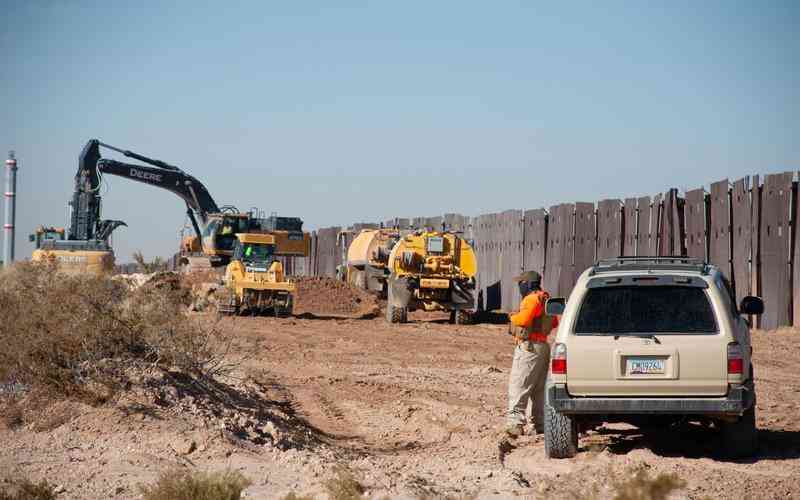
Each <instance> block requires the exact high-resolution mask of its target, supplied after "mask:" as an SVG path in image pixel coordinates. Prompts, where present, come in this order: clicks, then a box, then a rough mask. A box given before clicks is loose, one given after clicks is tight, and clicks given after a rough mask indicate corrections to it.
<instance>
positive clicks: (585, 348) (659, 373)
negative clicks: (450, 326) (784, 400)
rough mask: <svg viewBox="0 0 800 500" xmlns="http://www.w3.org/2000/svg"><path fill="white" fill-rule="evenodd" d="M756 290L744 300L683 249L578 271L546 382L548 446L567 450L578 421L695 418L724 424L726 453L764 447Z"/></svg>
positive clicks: (562, 309) (562, 305)
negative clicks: (753, 339) (754, 325)
mask: <svg viewBox="0 0 800 500" xmlns="http://www.w3.org/2000/svg"><path fill="white" fill-rule="evenodd" d="M763 310H764V304H763V302H762V301H761V299H760V298H758V297H745V298H744V299H742V302H741V304H740V306H739V307H738V308H737V307H736V305H735V297H734V295H733V293H732V290H731V287H730V285H729V283H728V281H727V280H726V278H725V277H724V276H723V274H722V273H721V272H720V271H719V269H717V268H716V267H714V266H711V265H708V264H706V263H705V262H703V261H700V260H696V259H687V258H682V257H634V258H619V259H611V260H604V261H600V262H598V263H597V264H595V265H594V266H593V267H591V268H589V269H587V270H586V271H585V272H584V273H583V274H582V275H581V276H580V278H579V279H578V282H577V284H576V285H575V288H574V289H573V291H572V293H571V294H570V296H569V300H567V301H565V300H564V299H563V298H554V299H550V300H549V301H548V303H547V313H548V314H551V315H562V318H561V322H560V324H559V327H558V333H557V335H556V340H555V345H554V346H553V350H552V356H551V366H550V373H549V376H548V380H547V384H546V387H545V391H546V394H545V422H544V434H545V450H546V453H547V456H548V457H551V458H566V457H571V456H573V455H575V453H576V452H577V449H578V432H579V429H581V427H583V426H584V425H588V424H589V423H597V422H628V423H632V424H634V425H637V426H641V427H646V424H648V423H653V424H662V423H663V421H664V420H669V419H672V418H676V419H678V418H688V419H689V420H696V421H700V422H703V423H707V424H709V425H712V426H714V427H718V428H720V429H721V435H722V438H723V442H724V446H725V449H726V452H727V454H728V455H731V456H737V457H740V456H749V455H752V454H754V453H755V451H756V447H757V440H756V438H757V432H756V425H755V402H756V395H755V387H754V385H753V368H752V365H751V353H752V348H751V346H750V325H749V323H748V321H747V319H746V316H745V315H754V314H761V313H762V312H763Z"/></svg>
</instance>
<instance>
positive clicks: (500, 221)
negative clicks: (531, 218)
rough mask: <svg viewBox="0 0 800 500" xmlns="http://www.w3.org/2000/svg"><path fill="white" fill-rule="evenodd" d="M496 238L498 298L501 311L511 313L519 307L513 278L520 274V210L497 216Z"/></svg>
mask: <svg viewBox="0 0 800 500" xmlns="http://www.w3.org/2000/svg"><path fill="white" fill-rule="evenodd" d="M496 235H497V238H498V243H499V245H500V248H499V260H498V263H499V268H500V283H501V286H500V298H501V308H502V310H503V311H513V310H516V309H517V308H518V306H519V302H520V295H519V287H518V286H517V285H516V283H514V277H515V276H518V275H519V274H520V273H521V272H522V261H523V239H524V227H523V214H522V210H506V211H505V212H502V213H500V214H498V216H497V233H496Z"/></svg>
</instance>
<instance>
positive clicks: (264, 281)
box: [218, 232, 309, 317]
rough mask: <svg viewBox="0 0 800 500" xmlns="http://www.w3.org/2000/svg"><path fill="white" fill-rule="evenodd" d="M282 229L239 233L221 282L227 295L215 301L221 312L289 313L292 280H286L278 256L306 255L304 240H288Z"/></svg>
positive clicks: (278, 315)
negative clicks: (273, 232) (274, 232)
mask: <svg viewBox="0 0 800 500" xmlns="http://www.w3.org/2000/svg"><path fill="white" fill-rule="evenodd" d="M288 236H289V235H288V233H286V232H277V233H276V234H267V233H240V234H237V235H236V241H235V243H234V246H233V255H232V257H231V260H230V262H229V263H228V266H227V267H226V269H225V276H224V278H223V281H224V283H225V287H226V288H227V292H228V297H226V298H223V300H222V301H221V302H220V304H219V308H218V309H219V312H220V313H221V314H253V315H257V314H263V313H267V312H272V313H273V314H275V316H277V317H285V316H289V315H291V314H292V307H293V304H294V292H295V285H294V283H291V282H289V281H288V280H287V279H286V276H285V275H284V271H283V264H281V263H280V262H279V261H278V260H275V257H276V256H279V255H298V254H302V255H308V250H309V248H308V244H307V243H308V241H307V240H305V239H300V240H291V239H289V237H288Z"/></svg>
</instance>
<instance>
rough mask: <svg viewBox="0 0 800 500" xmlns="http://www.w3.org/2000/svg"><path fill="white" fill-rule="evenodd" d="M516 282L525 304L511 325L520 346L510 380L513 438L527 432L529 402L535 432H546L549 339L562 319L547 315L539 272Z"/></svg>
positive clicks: (509, 423)
mask: <svg viewBox="0 0 800 500" xmlns="http://www.w3.org/2000/svg"><path fill="white" fill-rule="evenodd" d="M514 281H516V282H517V283H518V284H519V292H520V295H521V296H522V302H521V303H520V305H519V312H518V313H516V314H512V315H511V318H510V319H511V324H509V334H511V335H513V336H514V339H515V341H516V344H517V345H516V348H515V349H514V362H513V364H512V365H511V375H510V377H509V380H508V416H507V419H506V433H507V434H508V435H509V436H510V437H518V436H520V435H522V434H523V433H524V431H525V427H524V426H525V422H526V418H525V410H526V409H527V407H528V401H529V400H530V401H531V403H532V410H531V419H532V420H533V426H534V429H535V430H536V433H537V434H541V433H543V432H544V383H545V379H546V378H547V369H548V365H549V363H550V345H549V344H548V343H547V336H548V335H549V334H550V331H551V330H552V329H553V328H555V327H557V326H558V317H557V316H548V315H547V314H546V313H545V304H546V303H547V299H549V298H550V295H549V294H548V293H547V292H546V291H544V290H542V276H541V275H540V274H539V273H537V272H536V271H528V272H525V273H523V274H521V275H519V276H517V277H516V278H514Z"/></svg>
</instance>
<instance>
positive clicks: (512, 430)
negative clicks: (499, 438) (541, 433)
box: [506, 424, 525, 438]
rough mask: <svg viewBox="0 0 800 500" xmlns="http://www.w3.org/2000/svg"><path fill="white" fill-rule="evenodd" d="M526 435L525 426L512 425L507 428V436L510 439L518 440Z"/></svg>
mask: <svg viewBox="0 0 800 500" xmlns="http://www.w3.org/2000/svg"><path fill="white" fill-rule="evenodd" d="M524 434H525V426H524V425H522V424H512V425H507V426H506V435H507V436H508V437H510V438H518V437H520V436H522V435H524Z"/></svg>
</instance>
